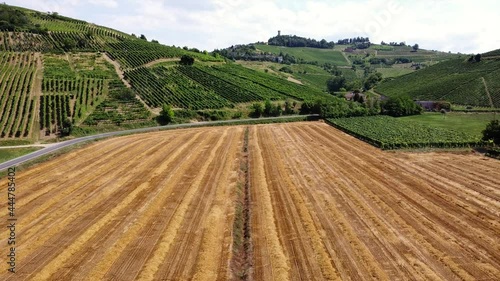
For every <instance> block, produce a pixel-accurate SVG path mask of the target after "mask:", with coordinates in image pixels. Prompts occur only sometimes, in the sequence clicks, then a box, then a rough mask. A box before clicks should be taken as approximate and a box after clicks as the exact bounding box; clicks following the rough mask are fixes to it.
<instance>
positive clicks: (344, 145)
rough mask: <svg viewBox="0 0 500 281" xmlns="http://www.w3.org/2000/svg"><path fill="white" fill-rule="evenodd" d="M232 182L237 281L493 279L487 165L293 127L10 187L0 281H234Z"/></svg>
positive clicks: (494, 204)
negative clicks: (10, 264)
mask: <svg viewBox="0 0 500 281" xmlns="http://www.w3.org/2000/svg"><path fill="white" fill-rule="evenodd" d="M247 130H248V134H247V133H245V132H246V131H247ZM244 163H246V164H247V166H246V168H247V169H244V167H245V165H243V164H244ZM243 170H245V171H246V172H245V173H246V176H242V174H245V173H243V172H242V171H243ZM245 178H246V179H245ZM6 181H7V179H2V180H1V182H0V184H3V185H6ZM242 182H247V183H248V190H249V195H250V196H249V204H248V205H249V206H250V213H249V214H250V220H249V221H250V224H249V234H250V241H251V243H250V244H249V245H251V251H249V252H248V254H249V259H250V260H251V262H249V263H248V264H249V265H250V266H249V268H247V269H251V270H249V271H248V273H249V279H250V280H405V279H406V280H408V279H411V280H478V279H481V280H494V279H495V277H496V276H499V275H500V261H499V260H500V254H499V253H500V246H499V243H498V233H500V223H499V221H498V213H499V212H500V188H499V186H500V162H498V161H497V160H493V159H488V158H484V157H481V156H476V155H459V154H444V153H425V154H423V153H422V154H411V153H402V152H384V151H381V150H379V149H376V148H374V147H372V146H370V145H368V144H366V143H363V142H361V141H359V140H357V139H355V138H353V137H351V136H349V135H347V134H345V133H343V132H341V131H339V130H337V129H335V128H332V127H331V126H329V125H327V124H324V123H321V122H302V123H289V124H273V125H256V126H246V127H245V126H235V127H212V128H197V129H183V130H174V131H166V132H155V133H148V134H141V135H133V136H125V137H119V138H113V139H109V140H105V141H101V142H98V143H94V144H91V145H89V146H87V147H85V148H83V149H80V150H76V151H72V152H69V153H68V154H65V155H62V156H59V157H57V158H55V159H53V160H50V161H48V162H45V163H42V164H39V165H37V166H34V167H32V168H30V169H28V170H25V171H20V172H18V174H17V176H16V183H17V185H18V186H19V189H18V190H17V191H16V196H17V197H19V198H20V199H19V201H18V202H17V205H16V211H17V214H18V223H19V224H18V226H17V231H18V233H17V235H18V236H19V237H20V238H21V237H22V239H19V240H18V241H19V245H17V250H18V253H20V254H19V256H18V259H17V268H16V269H17V273H16V274H15V275H13V274H7V271H6V270H5V271H3V272H2V273H0V279H2V280H31V279H36V280H49V279H50V280H68V279H79V280H109V279H116V280H136V279H142V280H161V279H167V280H188V279H192V280H228V279H232V280H234V279H237V277H236V275H235V272H234V268H233V267H232V265H233V261H234V259H239V258H240V257H239V256H235V255H234V254H233V246H234V243H233V221H234V220H235V218H236V219H238V217H237V216H238V215H237V214H238V212H237V211H236V209H238V207H237V205H238V204H237V197H238V196H240V195H239V194H240V193H239V192H238V191H237V190H239V189H240V188H241V184H242ZM21 198H22V199H21ZM0 209H7V206H6V202H0ZM0 215H1V216H0V219H2V220H4V221H6V216H7V214H5V213H1V214H0ZM0 237H2V239H1V240H0V244H3V245H7V241H6V240H5V238H3V237H7V229H2V231H1V232H0ZM28 241H29V243H28ZM21 253H22V254H21ZM2 256H3V255H2ZM4 259H5V258H2V263H4Z"/></svg>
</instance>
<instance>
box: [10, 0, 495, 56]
mask: <svg viewBox="0 0 500 281" xmlns="http://www.w3.org/2000/svg"><path fill="white" fill-rule="evenodd" d="M9 4H17V5H20V6H27V7H32V8H36V9H40V10H42V11H57V12H59V13H60V14H63V15H67V16H72V17H77V18H80V19H83V20H87V21H90V22H94V23H97V24H101V25H106V26H110V27H112V28H115V29H118V30H122V31H124V32H127V33H135V34H145V35H146V36H147V38H148V39H157V40H159V41H160V42H162V43H164V44H167V45H178V46H179V45H180V46H184V45H188V46H190V47H196V48H198V49H202V50H203V49H206V50H213V49H214V48H224V47H227V46H231V45H234V44H243V43H251V42H256V41H266V40H267V39H268V38H269V37H271V36H274V35H275V34H276V33H277V31H278V30H281V31H282V33H283V34H296V35H299V36H305V37H310V38H315V39H322V38H325V39H327V40H333V41H336V40H337V39H340V38H345V37H351V36H364V37H366V36H368V37H370V39H371V40H372V41H373V42H376V43H379V42H380V41H382V40H384V41H406V42H407V43H408V44H414V43H419V45H420V46H421V48H425V49H438V50H442V51H453V52H463V53H472V52H474V53H478V52H486V51H489V50H493V49H497V48H500V33H498V32H497V30H496V27H498V26H500V17H498V15H497V14H498V11H499V10H500V2H498V1H496V0H477V1H475V2H474V3H472V4H471V3H470V1H468V0H421V1H404V0H357V1H346V0H309V1H301V0H204V1H199V0H182V1H177V0H161V1H160V0H47V1H22V0H13V1H9ZM89 4H92V5H89ZM95 5H101V6H102V7H109V8H113V9H96V8H95Z"/></svg>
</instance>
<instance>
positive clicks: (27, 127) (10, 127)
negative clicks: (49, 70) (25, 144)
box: [0, 52, 40, 139]
mask: <svg viewBox="0 0 500 281" xmlns="http://www.w3.org/2000/svg"><path fill="white" fill-rule="evenodd" d="M39 60H40V58H39V56H38V55H36V54H34V53H30V52H25V53H11V52H0V93H2V95H1V98H0V112H1V116H0V131H1V133H0V138H1V139H5V138H25V137H29V136H30V132H31V130H32V129H33V123H34V122H33V120H34V119H35V106H36V100H37V97H36V96H35V94H34V91H33V88H34V81H35V75H36V71H37V64H38V62H39Z"/></svg>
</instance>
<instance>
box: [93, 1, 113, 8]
mask: <svg viewBox="0 0 500 281" xmlns="http://www.w3.org/2000/svg"><path fill="white" fill-rule="evenodd" d="M89 3H90V4H93V5H96V6H101V7H106V8H116V7H118V2H117V1H115V0H89Z"/></svg>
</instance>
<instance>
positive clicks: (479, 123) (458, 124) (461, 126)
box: [399, 113, 500, 138]
mask: <svg viewBox="0 0 500 281" xmlns="http://www.w3.org/2000/svg"><path fill="white" fill-rule="evenodd" d="M494 118H495V114H494V113H448V114H446V115H443V114H441V113H425V114H422V115H414V116H407V117H401V118H399V119H401V120H407V121H412V122H417V123H420V124H425V125H429V126H433V127H437V128H442V129H447V130H448V129H452V130H454V131H458V132H464V133H468V134H471V135H474V136H476V137H478V138H481V137H482V131H483V130H484V129H485V128H486V125H487V124H488V123H489V122H490V121H491V120H493V119H494ZM496 118H500V115H497V116H496Z"/></svg>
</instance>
